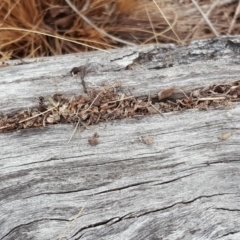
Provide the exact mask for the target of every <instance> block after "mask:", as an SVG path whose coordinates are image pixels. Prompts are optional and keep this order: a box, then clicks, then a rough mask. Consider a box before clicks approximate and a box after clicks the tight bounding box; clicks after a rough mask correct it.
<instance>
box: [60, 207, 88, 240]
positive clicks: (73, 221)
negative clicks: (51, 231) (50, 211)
mask: <svg viewBox="0 0 240 240" xmlns="http://www.w3.org/2000/svg"><path fill="white" fill-rule="evenodd" d="M84 208H85V206H84V207H82V208H81V210H80V211H79V213H78V214H77V215H76V216H75V218H74V219H73V220H72V221H71V223H70V224H69V226H68V227H67V228H66V230H65V231H64V232H63V233H62V234H61V235H60V237H59V240H62V239H63V238H64V237H65V236H66V234H67V233H68V231H69V230H70V228H71V227H72V225H73V224H74V223H75V222H76V220H77V219H78V218H79V217H80V215H81V214H82V212H83V210H84Z"/></svg>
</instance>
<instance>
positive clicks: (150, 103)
mask: <svg viewBox="0 0 240 240" xmlns="http://www.w3.org/2000/svg"><path fill="white" fill-rule="evenodd" d="M149 104H150V105H151V106H152V107H153V108H154V109H155V110H156V111H157V112H158V113H159V114H160V115H161V116H162V117H164V118H166V117H165V116H164V115H163V113H162V112H161V111H160V110H159V109H157V108H156V107H155V106H154V105H153V104H152V103H151V102H149Z"/></svg>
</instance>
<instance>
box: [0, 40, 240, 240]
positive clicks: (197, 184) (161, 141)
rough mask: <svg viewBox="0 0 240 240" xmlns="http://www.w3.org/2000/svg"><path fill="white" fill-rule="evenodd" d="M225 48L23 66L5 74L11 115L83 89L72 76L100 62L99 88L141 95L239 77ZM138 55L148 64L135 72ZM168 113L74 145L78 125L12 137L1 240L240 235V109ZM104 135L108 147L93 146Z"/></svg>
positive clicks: (0, 72) (1, 192)
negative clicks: (74, 71)
mask: <svg viewBox="0 0 240 240" xmlns="http://www.w3.org/2000/svg"><path fill="white" fill-rule="evenodd" d="M225 45H226V39H224V38H223V39H221V40H206V41H199V42H195V43H192V44H191V45H190V46H185V47H176V46H174V45H171V46H169V45H167V46H162V47H161V46H160V47H154V46H144V47H138V48H127V49H119V50H112V51H109V52H110V53H102V52H92V53H86V54H75V55H69V56H59V57H52V58H43V59H41V60H40V61H37V62H36V61H35V60H26V61H29V62H32V63H29V64H24V65H14V64H15V63H14V62H11V63H10V66H8V67H6V68H1V69H0V98H1V99H0V100H1V101H0V110H1V111H2V112H3V113H7V112H11V111H13V110H16V109H20V108H26V107H30V106H34V105H35V104H36V103H37V98H38V97H39V96H44V97H47V96H50V95H53V94H54V93H56V92H58V93H65V94H67V95H71V94H76V95H77V94H81V93H82V88H81V85H80V83H79V82H76V80H75V79H73V78H72V77H71V76H70V74H69V71H70V70H71V68H72V67H74V66H78V65H79V66H80V65H82V64H86V63H88V62H93V63H96V64H95V65H94V66H96V71H94V72H90V73H89V74H87V76H86V78H85V79H86V82H87V84H88V85H89V86H92V85H93V86H94V85H95V84H96V85H98V84H99V83H101V82H107V83H109V84H111V83H113V82H115V81H121V83H122V86H123V88H125V90H126V91H127V88H128V89H130V90H131V92H132V93H133V94H135V95H137V96H140V95H145V94H148V92H151V94H157V92H158V91H159V90H161V89H164V88H166V87H172V86H174V87H175V88H176V89H178V88H181V89H182V90H184V91H188V90H190V89H195V88H197V87H200V86H209V85H211V84H214V83H228V82H232V81H236V80H239V78H240V68H239V63H240V55H239V53H238V52H237V51H232V49H229V48H226V47H225ZM150 50H152V52H151V53H152V55H149V54H147V55H146V54H141V53H140V55H139V52H148V51H150ZM189 51H190V52H189ZM138 56H140V57H139V58H138ZM117 58H119V60H115V61H113V60H114V59H117ZM136 58H138V59H136ZM134 59H135V60H134ZM166 59H167V60H166ZM133 60H134V61H135V62H137V63H138V64H139V65H140V66H141V67H139V65H137V69H134V70H124V69H125V67H126V66H127V65H128V64H131V63H132V61H133ZM100 64H102V65H100ZM90 65H91V64H90ZM90 65H87V66H90ZM177 91H178V90H177ZM180 92H181V91H180V90H179V93H180ZM165 116H166V117H165V118H163V117H162V116H160V115H152V116H147V117H143V118H141V119H125V120H119V121H114V122H108V123H101V124H99V125H96V126H90V129H88V130H84V131H81V130H78V131H77V132H76V134H75V135H74V137H73V138H72V140H71V141H70V142H69V143H68V140H69V139H70V137H71V135H72V133H73V131H74V126H72V125H66V124H59V125H53V126H47V127H44V128H39V129H27V130H21V131H15V132H9V133H4V134H1V135H0V150H1V153H0V169H1V172H0V212H1V214H0V239H1V240H8V239H39V240H40V239H41V240H42V239H44V240H45V239H88V240H90V239H109V240H110V239H119V240H125V239H131V240H133V239H149V240H153V239H154V240H155V239H169V240H170V239H171V240H172V239H189V240H190V239H197V240H198V239H222V240H223V239H224V240H229V239H236V240H237V239H240V231H239V229H240V207H239V206H240V190H239V183H240V164H239V162H240V161H239V160H240V151H239V144H240V138H239V133H240V123H239V117H240V105H239V104H238V103H234V104H233V107H232V108H229V109H228V108H224V109H223V108H221V109H215V110H213V109H212V110H208V111H198V110H188V111H184V112H173V113H168V114H165ZM94 132H97V133H98V134H99V141H100V142H99V144H98V145H96V146H90V145H89V144H88V139H89V138H90V137H91V136H92V135H93V133H94ZM226 133H231V136H230V137H229V138H228V139H226V140H220V139H219V137H220V136H222V135H223V134H226ZM145 136H151V137H152V139H153V143H152V144H151V145H147V144H144V142H142V141H141V139H142V138H143V137H145Z"/></svg>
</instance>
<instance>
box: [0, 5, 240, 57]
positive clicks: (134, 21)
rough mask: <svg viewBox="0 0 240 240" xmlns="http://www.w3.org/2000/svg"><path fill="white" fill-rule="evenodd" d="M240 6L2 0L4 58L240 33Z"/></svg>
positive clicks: (0, 26) (0, 21) (0, 42)
mask: <svg viewBox="0 0 240 240" xmlns="http://www.w3.org/2000/svg"><path fill="white" fill-rule="evenodd" d="M239 6H240V5H239V3H238V1H234V0H199V1H195V0H178V1H171V0H152V1H147V0H86V1H79V0H71V1H70V0H51V1H48V0H31V1H25V0H17V1H16V0H2V1H1V2H0V32H1V34H0V46H1V49H0V54H1V56H0V59H1V61H2V62H4V61H6V60H8V59H10V58H20V59H21V58H26V57H39V56H51V55H59V54H65V53H73V52H80V51H89V50H93V49H107V48H114V47H121V46H124V45H133V44H148V43H157V44H159V43H167V42H173V43H177V44H186V43H188V42H189V41H191V40H193V39H200V38H201V39H202V38H210V37H214V36H218V35H226V34H239V31H240V30H239V29H240V28H239V25H240V17H239V12H240V7H239ZM201 11H202V13H201Z"/></svg>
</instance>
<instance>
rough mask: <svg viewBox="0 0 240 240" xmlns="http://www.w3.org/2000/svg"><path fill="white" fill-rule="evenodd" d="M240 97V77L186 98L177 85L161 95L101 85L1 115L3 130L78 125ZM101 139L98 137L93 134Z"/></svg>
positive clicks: (210, 104) (220, 103)
mask: <svg viewBox="0 0 240 240" xmlns="http://www.w3.org/2000/svg"><path fill="white" fill-rule="evenodd" d="M239 99H240V81H237V82H234V83H232V84H228V85H213V86H210V87H207V88H203V89H198V90H194V91H193V92H191V93H189V94H185V93H183V98H181V99H175V98H174V88H169V89H165V90H162V91H160V92H159V93H158V97H157V98H153V97H151V96H148V97H135V96H132V95H127V94H125V93H123V92H122V91H121V86H120V84H118V83H115V84H114V85H112V86H101V87H100V88H99V89H97V90H96V89H88V90H87V94H86V95H80V96H76V97H72V98H71V99H69V98H65V97H64V96H62V95H59V94H55V95H54V96H53V97H50V98H49V99H48V101H47V102H46V101H45V100H44V98H43V97H40V98H39V103H38V107H37V108H33V109H28V110H26V111H21V112H18V113H16V114H15V115H14V116H4V117H3V118H2V119H0V133H1V132H5V131H9V130H16V129H25V128H32V127H41V126H46V125H49V124H56V123H75V124H76V128H75V129H77V127H79V126H82V127H84V128H87V127H88V126H89V125H92V124H97V123H99V122H103V121H110V120H115V119H123V118H136V117H142V116H144V115H150V114H161V115H162V116H163V117H164V115H163V113H166V112H170V111H183V110H186V109H193V108H197V109H199V110H207V109H208V108H209V107H214V108H219V107H223V106H225V107H231V102H235V101H239ZM93 139H94V140H97V137H93Z"/></svg>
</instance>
